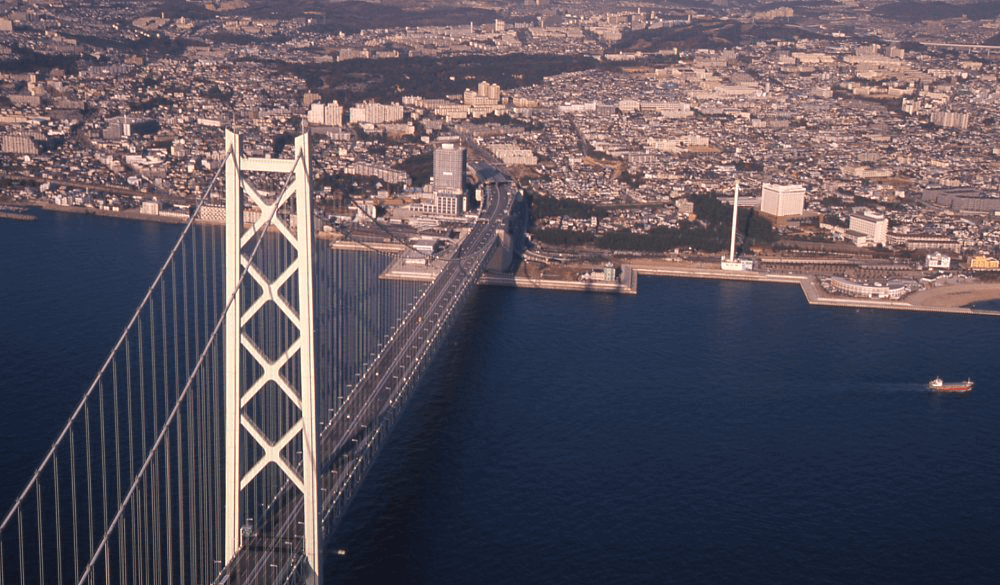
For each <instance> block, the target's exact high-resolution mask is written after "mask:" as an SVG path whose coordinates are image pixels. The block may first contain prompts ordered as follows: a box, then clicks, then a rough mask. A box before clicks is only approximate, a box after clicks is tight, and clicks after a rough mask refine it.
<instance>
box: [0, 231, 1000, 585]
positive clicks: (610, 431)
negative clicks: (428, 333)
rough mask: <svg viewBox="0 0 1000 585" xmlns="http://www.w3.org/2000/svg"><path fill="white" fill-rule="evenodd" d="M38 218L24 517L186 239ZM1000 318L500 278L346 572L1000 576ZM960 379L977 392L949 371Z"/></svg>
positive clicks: (11, 395) (462, 576) (15, 465)
mask: <svg viewBox="0 0 1000 585" xmlns="http://www.w3.org/2000/svg"><path fill="white" fill-rule="evenodd" d="M37 215H38V216H39V218H40V219H39V221H37V222H15V221H3V220H0V250H2V253H0V396H2V397H3V399H4V408H2V409H0V453H2V458H3V461H2V463H3V469H4V474H3V478H2V479H0V507H3V508H4V511H6V509H7V507H8V506H9V505H10V503H11V502H12V501H13V499H14V497H16V493H17V492H18V491H19V490H20V489H21V488H22V487H23V486H24V484H25V482H26V481H27V479H28V477H29V476H30V474H31V472H32V470H33V469H34V466H35V465H36V464H37V463H38V462H39V461H40V459H41V457H42V455H43V454H44V452H45V450H46V449H47V448H48V446H49V444H50V442H51V440H52V439H53V438H54V437H55V435H56V433H57V432H58V430H59V429H60V428H61V427H62V425H63V423H64V422H65V419H66V417H67V416H68V415H69V413H70V412H71V410H72V409H73V407H74V406H75V404H76V402H77V400H78V399H79V398H80V396H81V395H82V393H83V391H84V389H85V388H86V386H87V385H88V384H89V383H90V381H91V380H92V378H93V376H94V374H95V373H96V372H97V369H98V367H99V366H100V364H101V362H102V360H103V359H104V358H105V356H106V354H107V352H108V350H109V349H110V348H111V345H112V344H113V343H114V341H115V339H116V338H117V336H118V334H119V333H120V330H121V328H122V327H123V326H124V324H125V323H126V322H127V320H128V319H129V317H130V316H131V314H132V311H133V310H134V309H135V305H136V304H137V302H138V301H139V300H140V298H141V296H142V294H143V293H144V292H145V289H146V287H147V286H148V285H149V283H150V282H151V280H152V277H153V275H154V273H155V272H156V270H157V269H158V268H159V266H160V264H161V263H162V261H163V260H164V258H165V256H166V253H167V251H168V250H169V248H170V247H171V246H172V245H173V242H174V241H175V239H176V237H177V235H178V233H179V227H178V226H172V225H165V224H155V223H142V222H134V221H125V220H115V219H106V218H99V217H92V216H83V215H73V214H54V213H45V212H37ZM998 334H1000V320H998V319H996V318H989V317H971V316H964V315H962V316H947V315H933V314H919V313H910V312H899V313H894V312H879V311H856V310H853V309H835V308H812V307H809V306H808V305H807V304H806V302H805V300H804V298H803V297H802V294H801V292H800V291H799V289H798V287H796V286H790V285H777V284H773V285H770V284H751V283H736V282H715V281H699V280H681V279H658V278H642V279H641V280H640V283H639V295H638V296H635V297H631V296H611V295H600V294H580V293H567V292H546V291H525V290H513V289H503V288H481V289H480V290H479V291H478V292H477V293H476V294H475V295H474V296H473V297H472V300H471V302H470V304H469V305H468V306H467V308H466V309H465V311H464V314H463V316H462V318H461V319H460V320H459V321H458V323H457V325H456V327H455V329H454V330H453V331H452V332H451V334H450V336H449V338H448V340H447V341H446V343H445V344H444V345H443V346H442V351H441V353H440V354H439V355H438V356H437V357H436V359H435V361H434V364H433V365H432V367H431V368H430V370H429V371H428V373H427V375H426V377H425V379H424V381H423V383H422V385H421V386H420V387H419V388H418V389H417V391H416V394H415V395H414V399H413V401H412V402H411V404H410V405H409V407H408V410H407V412H406V413H405V414H404V416H403V418H402V421H401V422H400V424H399V425H398V427H397V428H396V430H395V431H394V433H393V435H392V437H391V439H390V441H389V442H388V444H387V446H386V447H385V449H384V450H383V452H382V454H381V455H380V456H379V459H378V460H377V462H376V464H375V466H374V468H373V469H372V472H371V474H370V475H369V478H368V479H367V480H366V482H365V484H364V486H363V488H362V489H361V491H360V493H359V495H358V496H357V497H356V499H355V501H354V504H353V506H352V508H351V510H350V511H349V512H348V514H347V516H346V517H345V519H344V521H343V523H342V524H341V525H340V528H339V530H338V531H337V532H336V533H335V534H334V535H333V538H332V539H331V542H330V543H329V544H328V546H327V552H328V556H327V558H326V561H327V562H326V581H327V582H328V583H329V584H330V585H332V584H334V583H337V584H340V583H349V584H354V583H357V584H362V583H364V584H379V583H387V584H388V583H392V584H398V583H408V584H444V583H477V584H484V583H496V584H507V583H510V584H523V583H546V584H567V585H569V584H574V585H575V584H595V585H596V584H602V585H603V584H608V583H713V584H716V583H739V584H744V583H760V584H768V585H771V584H782V583H788V584H812V583H815V584H825V583H831V584H841V583H843V584H854V583H899V584H908V585H918V584H924V583H927V584H932V583H933V584H935V585H938V584H940V583H962V584H978V583H983V584H995V583H998V582H1000V554H998V551H997V547H996V544H995V543H996V539H997V538H998V536H1000V489H998V488H997V486H998V485H1000V455H998V454H1000V427H998V425H997V421H998V420H1000V359H998V356H1000V349H998V347H1000V343H998V337H1000V335H998ZM938 375H940V376H941V377H943V378H945V379H946V380H958V379H964V378H965V377H971V378H972V379H974V380H975V381H976V388H975V390H974V391H973V392H972V393H970V394H968V395H936V394H932V393H930V392H928V391H926V389H925V384H926V382H927V380H928V379H930V378H932V377H934V376H938ZM338 549H343V550H344V551H346V554H343V555H339V554H337V552H336V551H338Z"/></svg>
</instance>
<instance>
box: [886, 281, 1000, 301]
mask: <svg viewBox="0 0 1000 585" xmlns="http://www.w3.org/2000/svg"><path fill="white" fill-rule="evenodd" d="M905 300H906V301H908V302H909V303H910V304H913V305H917V306H922V307H964V306H966V305H968V304H970V303H976V302H982V301H994V300H1000V283H997V282H970V283H965V284H952V285H947V286H939V287H934V288H929V289H927V290H922V291H919V292H915V293H913V294H912V295H910V296H908V297H907V298H906V299H905Z"/></svg>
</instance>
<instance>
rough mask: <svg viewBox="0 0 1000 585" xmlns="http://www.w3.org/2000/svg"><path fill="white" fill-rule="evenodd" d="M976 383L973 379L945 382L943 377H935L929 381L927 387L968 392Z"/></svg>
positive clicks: (945, 390)
mask: <svg viewBox="0 0 1000 585" xmlns="http://www.w3.org/2000/svg"><path fill="white" fill-rule="evenodd" d="M974 384H975V383H974V382H973V381H972V380H966V381H964V382H945V381H944V380H942V379H941V378H934V379H933V380H931V381H930V382H928V383H927V389H928V390H932V391H934V392H968V391H969V390H972V386H973V385H974Z"/></svg>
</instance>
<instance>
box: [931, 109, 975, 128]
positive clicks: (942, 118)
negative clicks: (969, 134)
mask: <svg viewBox="0 0 1000 585" xmlns="http://www.w3.org/2000/svg"><path fill="white" fill-rule="evenodd" d="M931 124H934V125H935V126H941V127H942V128H956V129H958V130H966V129H967V128H968V127H969V114H968V113H967V112H940V111H939V112H931Z"/></svg>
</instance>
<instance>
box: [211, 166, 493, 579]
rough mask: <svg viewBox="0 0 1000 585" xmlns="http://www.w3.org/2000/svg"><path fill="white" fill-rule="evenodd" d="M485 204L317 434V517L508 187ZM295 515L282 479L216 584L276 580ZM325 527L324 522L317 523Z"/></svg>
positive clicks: (440, 325)
mask: <svg viewBox="0 0 1000 585" xmlns="http://www.w3.org/2000/svg"><path fill="white" fill-rule="evenodd" d="M486 187H487V189H486V197H485V206H484V209H483V210H482V211H481V212H480V216H479V218H478V219H477V220H476V223H475V224H474V226H473V228H472V229H471V230H470V232H469V234H468V235H467V236H466V237H465V239H464V240H463V241H462V243H461V244H460V245H459V246H458V248H457V249H456V250H455V253H454V254H453V255H452V256H451V258H450V259H449V261H448V262H447V263H446V264H445V266H444V268H443V269H442V271H441V273H440V274H439V275H438V276H437V278H436V279H435V280H434V281H433V282H432V283H431V284H430V285H429V286H428V288H427V289H426V290H425V292H424V293H423V294H422V295H421V296H420V298H419V299H418V300H417V302H416V303H415V304H414V306H413V308H412V309H411V310H410V311H409V312H408V313H407V316H406V317H405V318H404V319H403V320H402V321H401V322H400V324H399V325H398V326H397V328H396V330H395V331H394V332H393V333H392V335H391V336H390V337H389V339H388V341H387V342H386V344H385V346H384V347H383V349H382V350H381V351H380V352H379V353H378V354H377V355H376V356H375V358H374V359H373V360H372V363H371V365H370V366H369V367H368V369H367V370H366V372H365V374H364V375H363V376H362V378H361V379H360V380H359V381H358V383H357V384H355V386H354V387H353V388H352V389H351V390H350V392H349V394H348V395H347V396H346V397H345V399H344V402H343V404H342V405H341V407H340V408H338V409H337V411H336V412H335V413H333V416H332V418H331V419H330V420H329V421H328V422H327V424H326V426H325V427H323V428H322V430H321V433H320V444H321V446H322V447H321V449H322V452H321V455H320V476H321V480H320V486H321V494H320V498H321V500H322V509H323V514H324V519H327V518H329V516H330V514H331V512H333V511H334V506H335V505H341V506H343V505H344V503H345V502H344V501H339V502H338V500H341V498H344V497H345V494H346V496H347V498H349V497H350V495H351V493H352V488H353V483H351V482H352V479H355V478H354V475H355V474H356V473H360V474H362V475H363V472H364V469H365V467H364V466H366V465H367V464H369V463H370V461H365V460H364V458H365V457H370V456H371V455H370V454H369V448H370V447H371V445H372V444H373V442H374V441H378V440H381V439H382V438H383V437H381V436H380V434H382V433H383V432H384V430H385V429H383V426H385V425H384V424H383V423H384V422H385V420H386V418H387V415H388V414H389V411H390V409H392V408H393V407H394V406H397V405H398V404H400V402H401V401H402V400H403V399H404V398H405V393H406V391H407V390H408V389H409V386H410V384H411V383H412V382H414V381H415V378H416V377H417V376H418V375H419V372H420V368H421V366H422V365H423V364H424V363H425V360H426V359H428V358H429V357H430V356H431V355H432V353H433V349H434V347H435V344H436V342H437V341H439V340H440V338H441V334H442V333H443V332H445V330H446V327H447V325H448V324H449V323H450V318H451V317H452V316H453V314H454V311H455V309H456V308H457V307H458V305H459V304H460V302H461V301H462V299H464V298H465V293H466V292H467V291H468V290H469V287H471V286H475V283H476V281H477V280H478V278H479V274H480V273H481V271H482V268H483V266H484V265H485V263H486V261H487V259H488V258H489V255H490V253H491V252H492V250H493V249H494V246H495V244H496V241H497V237H496V231H497V230H498V229H505V228H506V225H507V218H508V217H509V215H510V212H511V207H512V204H513V197H512V194H511V191H512V188H513V187H512V185H511V184H509V183H491V184H488V185H487V186H486ZM301 515H302V496H301V493H299V492H298V490H297V489H296V488H294V487H292V486H291V485H290V484H286V486H285V487H284V488H283V493H282V494H280V495H279V496H278V497H275V498H274V500H273V502H272V506H271V508H270V509H269V510H268V511H267V512H266V513H265V514H264V518H258V519H256V522H255V526H254V534H253V535H252V536H251V537H249V538H248V539H247V541H246V542H245V543H244V546H243V547H242V548H241V549H240V551H239V552H238V553H237V556H236V557H235V558H234V559H233V561H232V562H231V563H230V564H229V565H228V566H227V567H226V568H225V569H224V570H223V571H222V573H221V574H220V575H219V577H218V579H217V580H216V583H219V584H223V583H224V584H227V585H234V584H240V585H248V584H258V583H259V584H264V583H283V582H285V580H286V579H288V578H289V576H290V575H292V573H293V571H294V570H295V569H296V568H297V565H298V563H299V562H300V561H301V560H302V542H301V540H300V539H299V538H298V537H294V536H293V534H294V533H295V532H296V531H295V530H293V529H294V528H295V527H296V525H297V523H298V522H299V518H301ZM324 524H326V523H324Z"/></svg>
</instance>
